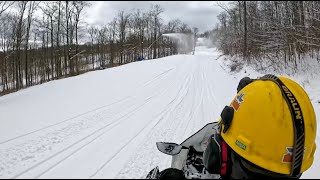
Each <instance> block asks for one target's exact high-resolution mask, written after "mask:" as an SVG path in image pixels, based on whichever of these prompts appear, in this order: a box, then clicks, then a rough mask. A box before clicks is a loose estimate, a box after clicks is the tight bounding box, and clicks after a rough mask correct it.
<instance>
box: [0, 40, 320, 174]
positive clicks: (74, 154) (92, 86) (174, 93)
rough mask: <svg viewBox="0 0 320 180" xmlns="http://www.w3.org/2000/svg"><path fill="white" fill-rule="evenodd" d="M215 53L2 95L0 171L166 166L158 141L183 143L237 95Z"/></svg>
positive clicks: (143, 170)
mask: <svg viewBox="0 0 320 180" xmlns="http://www.w3.org/2000/svg"><path fill="white" fill-rule="evenodd" d="M218 56H219V53H218V52H217V51H216V50H215V49H208V48H206V47H203V46H200V47H197V48H196V52H195V55H174V56H169V57H165V58H160V59H157V60H150V61H149V60H146V61H141V62H135V63H130V64H126V65H123V66H120V67H116V68H110V69H106V70H101V71H94V72H89V73H86V74H83V75H80V76H76V77H71V78H66V79H62V80H58V81H51V82H48V83H45V84H43V85H39V86H34V87H30V88H28V89H25V90H21V91H19V92H16V93H12V94H9V95H6V96H3V97H0V114H1V120H0V123H1V126H0V178H86V179H87V178H144V177H145V176H146V174H147V173H148V172H149V171H150V170H151V169H152V168H153V167H155V166H157V165H159V166H160V170H163V169H165V168H167V167H169V166H170V163H171V162H170V161H171V157H170V156H168V155H165V154H162V153H161V152H159V151H158V150H157V148H156V142H157V141H166V142H176V143H180V142H182V141H183V140H184V139H185V138H187V137H189V136H190V135H192V134H193V133H194V132H196V131H197V130H198V129H199V128H201V127H203V126H204V125H205V124H206V123H209V122H213V121H217V120H218V118H219V117H220V113H221V110H222V109H223V107H224V106H225V105H229V104H230V102H231V100H232V99H233V97H234V96H235V95H236V87H237V85H238V80H239V79H238V77H237V78H236V77H234V76H232V75H230V74H228V72H226V71H225V70H224V68H222V67H221V66H220V65H219V63H218V61H217V60H216V59H217V58H218ZM317 142H318V143H319V137H317ZM317 152H318V151H317ZM316 165H317V166H313V167H314V168H316V167H318V164H316ZM313 171H314V172H316V170H315V169H313Z"/></svg>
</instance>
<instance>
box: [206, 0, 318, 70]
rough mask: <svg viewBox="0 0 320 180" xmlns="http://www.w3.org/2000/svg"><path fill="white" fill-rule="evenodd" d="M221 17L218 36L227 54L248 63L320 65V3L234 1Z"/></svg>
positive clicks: (215, 30)
mask: <svg viewBox="0 0 320 180" xmlns="http://www.w3.org/2000/svg"><path fill="white" fill-rule="evenodd" d="M219 6H220V7H221V8H223V9H224V11H223V12H222V13H220V14H219V15H218V19H219V24H217V25H216V27H215V28H214V29H213V30H212V31H211V32H207V34H211V35H212V36H214V39H215V40H216V41H217V45H218V47H219V49H220V50H222V51H223V52H224V54H228V55H241V56H242V57H243V59H244V60H245V61H246V62H249V63H250V62H251V61H253V60H254V59H255V60H256V59H259V58H260V59H261V58H262V57H263V58H269V59H270V60H272V61H273V62H274V63H282V64H283V65H288V64H292V68H293V69H297V68H298V64H299V62H301V61H303V60H306V59H307V58H306V57H311V58H315V59H317V60H318V62H320V57H319V48H320V31H319V30H320V2H318V1H232V2H231V3H230V4H229V6H226V5H222V4H219Z"/></svg>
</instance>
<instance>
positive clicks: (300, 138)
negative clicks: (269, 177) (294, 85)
mask: <svg viewBox="0 0 320 180" xmlns="http://www.w3.org/2000/svg"><path fill="white" fill-rule="evenodd" d="M260 79H261V80H271V81H273V82H274V83H276V84H277V85H278V86H279V88H280V90H281V93H282V96H283V98H284V99H285V100H286V102H287V104H288V107H289V110H290V113H291V117H292V121H293V129H294V145H293V152H292V156H293V158H292V164H291V172H290V174H291V175H292V176H297V175H299V174H300V172H301V167H302V161H303V153H304V141H305V132H304V119H303V115H302V110H301V107H300V105H299V103H298V101H297V99H296V98H295V96H294V95H293V93H292V92H291V91H290V90H289V88H288V87H287V86H286V85H284V83H283V82H282V81H281V80H280V79H279V78H278V77H277V76H275V75H272V74H267V75H265V76H263V77H261V78H260Z"/></svg>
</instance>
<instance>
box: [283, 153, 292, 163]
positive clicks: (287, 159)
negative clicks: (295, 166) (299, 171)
mask: <svg viewBox="0 0 320 180" xmlns="http://www.w3.org/2000/svg"><path fill="white" fill-rule="evenodd" d="M282 162H284V163H291V162H292V154H291V153H287V154H285V155H283V158H282Z"/></svg>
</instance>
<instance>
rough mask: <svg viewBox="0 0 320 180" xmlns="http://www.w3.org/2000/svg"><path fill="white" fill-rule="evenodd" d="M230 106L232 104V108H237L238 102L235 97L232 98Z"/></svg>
mask: <svg viewBox="0 0 320 180" xmlns="http://www.w3.org/2000/svg"><path fill="white" fill-rule="evenodd" d="M232 106H233V108H234V109H235V110H236V111H237V110H238V109H239V106H240V104H239V103H238V102H237V100H236V99H234V100H233V101H232Z"/></svg>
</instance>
